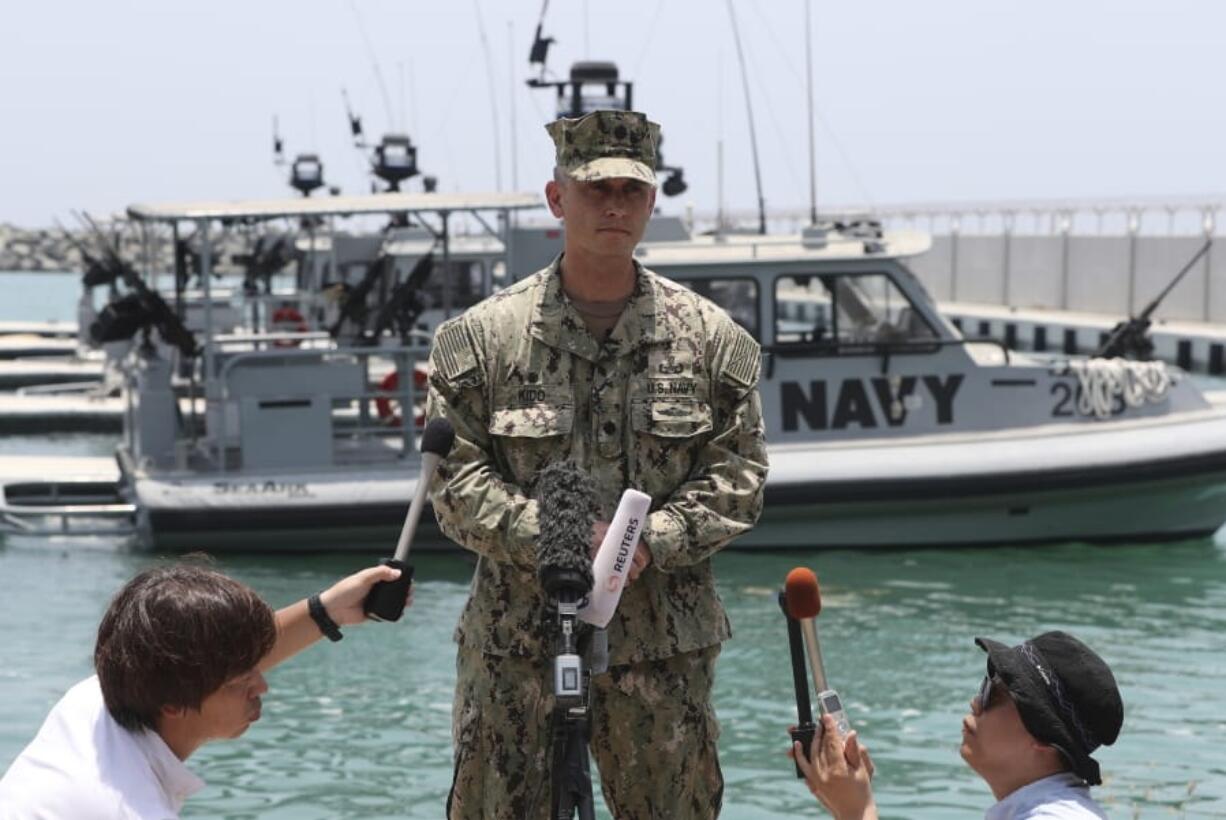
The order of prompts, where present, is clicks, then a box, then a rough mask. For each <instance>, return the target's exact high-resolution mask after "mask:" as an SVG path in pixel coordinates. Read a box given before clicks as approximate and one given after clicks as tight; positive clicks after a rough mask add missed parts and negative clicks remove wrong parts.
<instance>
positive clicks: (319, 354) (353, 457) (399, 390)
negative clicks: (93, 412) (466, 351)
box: [176, 337, 429, 474]
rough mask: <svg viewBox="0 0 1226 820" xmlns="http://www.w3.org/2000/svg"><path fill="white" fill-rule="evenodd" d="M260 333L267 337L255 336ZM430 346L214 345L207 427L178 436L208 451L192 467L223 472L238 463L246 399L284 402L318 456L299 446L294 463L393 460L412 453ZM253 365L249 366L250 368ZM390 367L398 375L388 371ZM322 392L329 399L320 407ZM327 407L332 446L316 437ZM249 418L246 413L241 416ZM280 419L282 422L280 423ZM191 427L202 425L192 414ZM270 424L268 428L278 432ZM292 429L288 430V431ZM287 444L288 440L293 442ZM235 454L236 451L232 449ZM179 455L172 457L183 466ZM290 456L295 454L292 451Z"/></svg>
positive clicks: (263, 404)
mask: <svg viewBox="0 0 1226 820" xmlns="http://www.w3.org/2000/svg"><path fill="white" fill-rule="evenodd" d="M254 338H258V339H259V340H260V341H264V337H254ZM428 353H429V348H428V347H427V346H424V345H420V346H417V345H415V346H401V345H397V346H369V347H366V346H342V347H331V348H327V349H313V348H307V347H302V348H293V347H290V348H284V347H283V348H264V349H250V350H240V351H236V352H232V353H231V352H227V351H226V349H225V346H222V347H221V348H220V349H219V351H218V362H219V364H220V367H219V369H218V373H217V377H216V380H215V384H214V385H213V389H206V391H205V399H204V407H205V410H204V412H205V417H206V423H205V428H206V435H205V438H204V440H202V441H199V442H183V443H182V445H181V446H186V448H187V450H188V451H189V452H191V453H195V454H200V453H202V452H203V454H204V455H205V463H203V464H198V465H193V470H194V471H199V470H200V469H201V468H203V471H206V472H212V471H215V472H218V473H222V474H224V473H226V472H228V471H232V470H241V469H243V467H244V466H248V465H247V461H248V459H246V458H244V457H243V446H242V445H243V443H244V442H248V443H249V436H244V435H243V431H242V424H243V422H244V418H243V416H244V413H249V412H251V411H250V408H249V407H248V408H246V409H245V408H244V406H243V402H244V399H253V400H254V402H255V405H256V406H257V409H258V410H264V409H268V408H272V409H277V410H281V411H282V414H283V415H284V416H285V417H286V420H287V421H286V425H285V427H286V428H294V425H299V427H297V428H294V429H296V430H297V432H298V433H299V434H301V437H302V439H303V440H302V441H301V442H300V444H301V447H302V448H303V450H304V451H305V450H309V449H311V448H315V449H316V451H317V453H319V459H318V463H311V464H308V463H306V462H307V461H309V456H307V455H305V454H301V453H300V454H297V455H298V456H299V459H300V460H299V461H298V462H297V463H296V464H295V465H294V466H296V467H298V468H302V469H305V468H309V467H320V468H326V467H329V466H332V465H336V464H342V463H347V464H351V463H355V462H357V463H379V462H395V461H399V460H402V459H404V458H405V457H411V456H413V454H415V447H414V444H415V440H416V436H417V432H418V430H417V425H416V420H417V419H416V417H415V416H416V413H415V408H416V407H417V406H418V405H419V403H420V402H421V401H423V400H424V398H425V391H424V390H423V389H421V387H420V386H419V385H418V383H417V382H418V379H420V378H421V377H422V374H424V367H425V362H426V358H427V356H428ZM253 371H254V372H253ZM393 373H395V374H396V377H395V378H392V374H393ZM321 397H323V398H324V399H325V400H326V403H327V406H326V408H325V409H324V410H321V409H320V406H319V402H318V400H319V399H320V398H321ZM325 411H326V418H327V421H326V431H327V434H328V436H329V438H330V440H331V441H330V443H331V446H330V447H328V448H322V449H321V448H320V447H319V444H320V443H319V442H318V441H316V440H315V439H316V438H317V437H318V436H319V435H320V434H321V433H322V431H323V430H324V429H325V428H324V427H321V426H320V424H321V422H320V415H321V414H323V413H324V412H325ZM246 422H247V423H252V421H251V418H250V417H248V418H246ZM278 427H280V426H278ZM190 429H192V430H196V429H199V425H198V424H196V423H195V419H193V423H192V425H190ZM283 429H284V428H282V429H276V430H274V429H273V428H271V427H270V428H269V432H270V433H271V432H278V433H279V432H282V430H283ZM289 434H290V435H293V434H294V433H293V432H290V433H289ZM291 449H292V448H291ZM235 455H236V456H237V458H234V457H232V456H235ZM185 460H186V459H185V458H184V457H182V456H181V457H180V458H178V459H176V461H178V462H179V463H180V466H183V463H184V462H185ZM291 461H292V459H291Z"/></svg>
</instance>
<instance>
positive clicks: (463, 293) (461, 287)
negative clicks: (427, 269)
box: [426, 257, 486, 308]
mask: <svg viewBox="0 0 1226 820" xmlns="http://www.w3.org/2000/svg"><path fill="white" fill-rule="evenodd" d="M449 267H450V273H449V275H448V276H447V277H446V279H447V280H449V281H450V282H451V306H452V307H453V308H466V307H470V306H472V305H475V304H477V303H478V302H480V301H481V300H482V299H484V298H485V297H486V294H485V293H484V292H483V291H484V288H485V283H484V281H483V280H484V275H485V269H484V268H483V267H482V264H481V262H479V261H476V260H472V261H467V260H455V259H453V260H451V263H450V265H449ZM443 282H444V276H443V264H442V261H441V260H440V259H438V258H437V257H436V258H435V260H434V270H433V271H432V272H431V273H430V278H429V279H428V280H427V281H426V293H428V294H429V295H430V303H431V304H432V305H434V306H435V307H439V306H441V305H442V304H443Z"/></svg>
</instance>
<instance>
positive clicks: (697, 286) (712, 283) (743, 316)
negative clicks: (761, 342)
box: [681, 277, 762, 339]
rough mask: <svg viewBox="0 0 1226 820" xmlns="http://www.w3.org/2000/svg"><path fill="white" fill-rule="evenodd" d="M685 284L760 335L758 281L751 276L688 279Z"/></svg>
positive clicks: (751, 332) (754, 334) (758, 337)
mask: <svg viewBox="0 0 1226 820" xmlns="http://www.w3.org/2000/svg"><path fill="white" fill-rule="evenodd" d="M681 284H683V285H685V286H686V287H688V288H689V289H690V290H692V291H694V292H695V293H698V294H700V295H702V296H705V297H707V298H708V299H710V300H711V301H712V302H714V303H715V304H717V305H719V306H720V307H722V308H723V309H724V310H726V311H728V315H729V316H731V317H732V319H733V321H735V322H736V323H737V324H739V325H740V326H741V327H743V328H745V329H746V330H748V331H749V332H750V334H752V335H753V337H754V338H755V339H761V338H762V337H761V336H759V335H758V282H757V280H755V279H751V278H749V277H736V278H722V277H721V278H706V279H686V280H684V281H682V283H681Z"/></svg>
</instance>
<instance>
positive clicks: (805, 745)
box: [779, 589, 817, 778]
mask: <svg viewBox="0 0 1226 820" xmlns="http://www.w3.org/2000/svg"><path fill="white" fill-rule="evenodd" d="M779 608H780V609H782V610H783V615H784V618H785V619H786V620H787V624H788V651H789V653H790V654H791V656H792V688H793V689H795V690H796V728H794V729H792V730H791V734H792V740H799V741H800V748H801V751H802V752H803V753H804V756H805V759H806V760H810V759H811V758H810V757H809V747H810V746H811V745H812V743H813V737H814V735H816V734H817V726H816V724H814V723H813V704H812V703H811V702H810V700H809V681H808V680H807V678H806V677H805V671H806V670H805V644H804V639H803V638H802V637H801V635H800V622H799V621H797V620H796V619H795V618H793V617H792V616H791V615H790V614H789V612H788V596H787V592H786V590H783V589H781V590H779ZM796 776H797V777H799V778H803V777H804V776H805V774H804V772H802V771H801V770H800V763H796Z"/></svg>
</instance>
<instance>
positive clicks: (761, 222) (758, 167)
mask: <svg viewBox="0 0 1226 820" xmlns="http://www.w3.org/2000/svg"><path fill="white" fill-rule="evenodd" d="M728 16H729V17H730V18H731V19H732V37H733V39H734V40H736V57H737V61H738V62H740V64H741V86H742V87H743V88H744V90H745V110H746V112H747V113H748V115H749V147H750V151H752V152H753V177H754V184H755V185H756V186H757V189H758V233H760V234H763V235H765V234H766V199H765V198H764V197H763V196H762V164H761V163H760V162H759V161H758V132H757V129H755V128H754V121H753V103H752V101H751V100H750V98H749V72H748V71H747V70H746V68H745V52H744V50H743V49H742V48H741V30H740V27H739V26H737V22H736V9H734V8H733V6H732V0H728Z"/></svg>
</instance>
